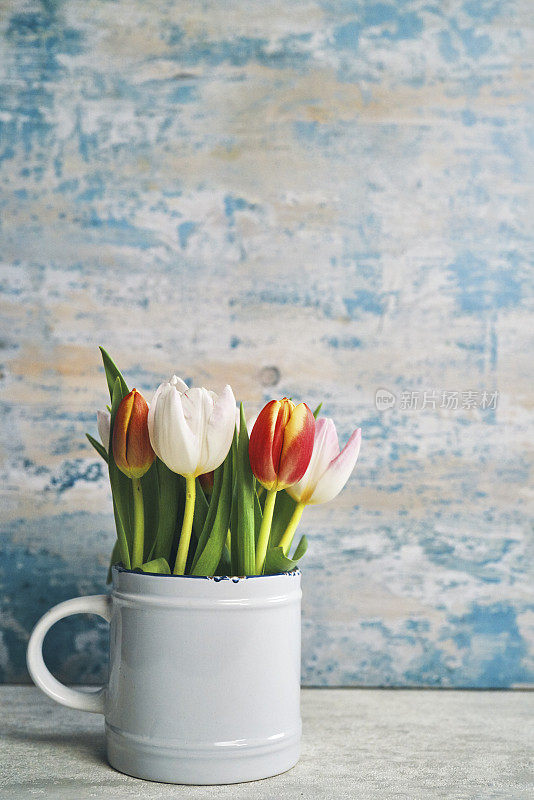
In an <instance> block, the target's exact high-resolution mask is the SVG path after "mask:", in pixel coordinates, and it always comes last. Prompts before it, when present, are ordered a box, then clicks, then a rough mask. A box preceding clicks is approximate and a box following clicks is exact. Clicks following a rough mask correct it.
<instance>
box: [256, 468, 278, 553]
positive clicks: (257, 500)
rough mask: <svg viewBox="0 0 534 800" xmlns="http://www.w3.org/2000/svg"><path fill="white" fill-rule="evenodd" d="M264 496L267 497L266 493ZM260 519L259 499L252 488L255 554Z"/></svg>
mask: <svg viewBox="0 0 534 800" xmlns="http://www.w3.org/2000/svg"><path fill="white" fill-rule="evenodd" d="M254 482H255V481H254ZM265 494H266V495H267V492H266V493H265ZM275 507H276V506H275ZM262 519H263V510H262V506H261V502H260V498H259V497H258V493H257V492H256V487H254V553H255V552H256V545H257V544H258V536H259V535H260V528H261V521H262ZM269 538H270V537H269Z"/></svg>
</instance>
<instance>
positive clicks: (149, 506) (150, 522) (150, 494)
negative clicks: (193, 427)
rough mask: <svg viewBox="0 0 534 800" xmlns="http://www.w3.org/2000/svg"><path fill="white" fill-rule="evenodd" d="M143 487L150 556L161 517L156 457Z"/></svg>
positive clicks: (146, 532) (147, 552)
mask: <svg viewBox="0 0 534 800" xmlns="http://www.w3.org/2000/svg"><path fill="white" fill-rule="evenodd" d="M141 489H142V491H143V509H144V518H145V542H144V557H145V558H150V554H151V552H152V547H153V545H154V542H155V539H156V535H157V532H158V517H159V502H158V500H159V488H158V471H157V467H156V459H154V461H153V463H152V464H151V466H150V469H148V470H147V471H146V472H145V474H144V475H143V477H142V478H141Z"/></svg>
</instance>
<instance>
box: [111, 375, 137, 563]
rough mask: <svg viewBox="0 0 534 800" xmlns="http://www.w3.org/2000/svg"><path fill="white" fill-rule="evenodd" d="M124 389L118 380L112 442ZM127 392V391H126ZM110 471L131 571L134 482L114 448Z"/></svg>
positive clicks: (123, 551)
mask: <svg viewBox="0 0 534 800" xmlns="http://www.w3.org/2000/svg"><path fill="white" fill-rule="evenodd" d="M123 391H124V390H123V388H122V385H121V381H120V378H118V377H117V378H116V380H115V385H114V386H113V395H112V401H111V424H110V437H109V440H110V442H111V441H113V426H114V424H115V417H116V415H117V409H118V408H119V405H120V402H121V400H122V398H123V397H126V395H125V394H123ZM126 392H127V390H126ZM108 469H109V482H110V484H111V492H112V494H113V505H114V510H116V515H115V520H116V521H117V518H118V524H117V526H116V527H117V538H118V540H119V543H120V548H121V558H122V563H123V565H124V566H125V567H126V569H131V553H132V540H133V533H132V520H133V514H132V513H131V509H130V507H131V504H132V503H133V495H132V482H131V480H130V479H129V478H127V477H126V475H124V473H122V472H121V471H120V469H119V468H118V466H117V465H116V463H115V459H114V458H113V448H112V447H110V451H109V453H108Z"/></svg>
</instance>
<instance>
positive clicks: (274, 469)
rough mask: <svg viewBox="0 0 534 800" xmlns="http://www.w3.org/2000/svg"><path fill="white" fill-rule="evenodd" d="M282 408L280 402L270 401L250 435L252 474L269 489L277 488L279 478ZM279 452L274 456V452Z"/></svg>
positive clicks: (261, 412) (249, 450)
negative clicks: (280, 413)
mask: <svg viewBox="0 0 534 800" xmlns="http://www.w3.org/2000/svg"><path fill="white" fill-rule="evenodd" d="M281 408H282V402H281V401H280V400H270V401H269V402H268V403H267V405H266V406H264V408H262V410H261V411H260V413H259V414H258V418H257V419H256V422H255V423H254V427H253V428H252V431H251V433H250V441H249V448H248V452H249V459H250V466H251V468H252V472H253V473H254V475H255V476H256V478H257V479H258V480H259V481H260V483H261V484H262V485H263V486H265V487H266V488H267V489H272V488H274V486H276V481H277V478H278V474H277V473H278V462H279V458H280V451H281V449H282V441H283V431H282V432H280V430H279V431H278V440H279V441H277V442H276V443H275V435H276V425H277V421H278V416H279V412H280V410H281ZM274 450H278V453H275V454H274V458H276V461H274V458H273V451H274Z"/></svg>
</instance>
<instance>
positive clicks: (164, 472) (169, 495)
mask: <svg viewBox="0 0 534 800" xmlns="http://www.w3.org/2000/svg"><path fill="white" fill-rule="evenodd" d="M155 463H156V470H157V473H158V488H159V494H158V506H159V511H158V530H157V533H156V538H155V540H154V544H153V546H152V551H151V553H150V558H151V559H157V558H166V559H167V561H168V562H169V563H170V560H171V550H172V546H173V539H174V534H175V531H176V525H177V520H178V517H180V519H181V518H182V516H183V513H184V504H185V495H184V487H183V481H182V480H180V476H179V475H177V474H176V473H175V472H172V470H170V469H169V468H168V467H167V465H166V464H164V463H163V461H160V459H159V458H156V461H155Z"/></svg>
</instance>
